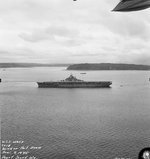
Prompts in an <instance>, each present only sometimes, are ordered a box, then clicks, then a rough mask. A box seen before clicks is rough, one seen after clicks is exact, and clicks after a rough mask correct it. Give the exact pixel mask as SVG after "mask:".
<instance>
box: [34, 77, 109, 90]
mask: <svg viewBox="0 0 150 159" xmlns="http://www.w3.org/2000/svg"><path fill="white" fill-rule="evenodd" d="M37 84H38V87H39V88H105V87H106V88H109V87H110V85H111V84H112V82H111V81H83V80H80V79H77V78H76V77H75V76H73V75H70V76H69V77H68V78H66V79H65V80H61V81H58V82H37Z"/></svg>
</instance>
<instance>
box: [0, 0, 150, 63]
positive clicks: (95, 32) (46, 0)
mask: <svg viewBox="0 0 150 159" xmlns="http://www.w3.org/2000/svg"><path fill="white" fill-rule="evenodd" d="M117 3H118V0H114V1H110V0H103V1H97V0H92V1H91V0H82V1H80V0H78V1H76V2H74V1H72V0H13V1H12V0H5V1H0V15H1V17H0V26H1V27H0V50H2V51H0V56H1V59H0V61H1V62H4V61H5V62H12V61H26V62H28V61H33V62H36V61H38V62H39V61H41V62H54V63H56V62H64V63H65V62H66V63H67V62H69V63H71V62H127V63H128V62H130V63H131V62H132V63H143V64H145V63H146V64H150V61H148V60H147V59H149V50H150V48H149V45H150V36H149V35H150V29H149V28H150V16H149V11H150V10H144V11H140V12H132V13H131V12H130V13H114V12H111V10H112V9H113V8H114V6H115V5H116V4H117Z"/></svg>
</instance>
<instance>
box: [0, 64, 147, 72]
mask: <svg viewBox="0 0 150 159" xmlns="http://www.w3.org/2000/svg"><path fill="white" fill-rule="evenodd" d="M32 67H66V70H71V71H107V70H108V71H115V70H118V71H119V70H120V71H128V70H133V71H134V70H138V71H150V65H137V64H122V63H81V64H42V63H0V68H1V69H6V68H32Z"/></svg>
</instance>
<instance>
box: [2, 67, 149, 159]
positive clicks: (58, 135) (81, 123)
mask: <svg viewBox="0 0 150 159" xmlns="http://www.w3.org/2000/svg"><path fill="white" fill-rule="evenodd" d="M70 73H71V72H70V71H66V70H65V69H64V68H27V69H7V70H6V71H4V72H3V73H2V79H3V81H4V83H1V84H0V98H1V100H0V101H1V105H2V140H6V139H9V140H16V139H18V140H23V141H25V143H26V144H27V145H38V146H42V149H41V150H40V151H35V152H34V155H35V156H37V157H38V158H39V159H99V158H102V159H103V158H108V159H112V158H115V157H120V158H121V157H130V158H131V157H132V158H137V155H138V152H139V151H140V150H141V149H142V148H143V147H148V146H150V115H149V113H150V107H149V105H150V99H149V96H150V83H149V81H148V78H149V75H150V73H149V72H148V71H147V72H146V71H123V72H122V71H89V72H87V74H86V75H82V74H80V72H79V71H73V74H74V75H76V76H77V77H78V78H80V79H83V80H107V81H108V80H111V81H112V82H113V85H112V88H110V89H39V88H37V85H36V83H34V82H33V81H48V80H61V79H64V78H66V77H67V76H68V75H69V74H70ZM6 81H7V82H6ZM8 81H16V82H8ZM17 81H24V82H17ZM31 81H32V82H31ZM121 85H122V87H120V86H121Z"/></svg>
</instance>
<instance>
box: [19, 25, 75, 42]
mask: <svg viewBox="0 0 150 159" xmlns="http://www.w3.org/2000/svg"><path fill="white" fill-rule="evenodd" d="M77 36H78V32H77V31H76V30H71V29H68V28H66V27H64V26H50V27H47V28H43V29H36V30H34V31H32V32H29V33H21V34H19V37H20V38H22V39H23V40H25V41H30V42H39V41H43V40H55V41H57V40H58V39H59V38H60V39H61V38H63V39H64V41H67V40H68V41H69V40H70V41H71V40H72V41H73V39H74V38H76V37H77Z"/></svg>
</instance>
